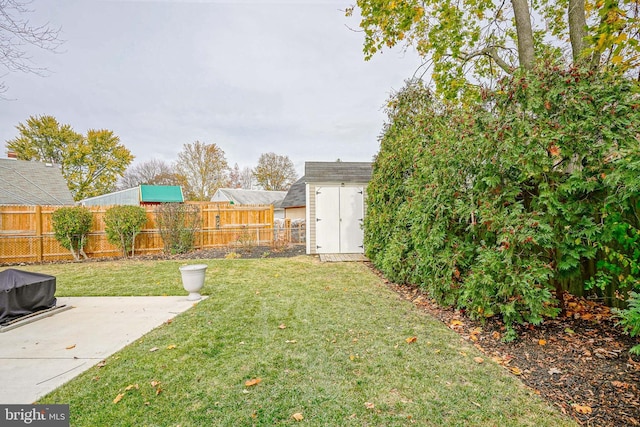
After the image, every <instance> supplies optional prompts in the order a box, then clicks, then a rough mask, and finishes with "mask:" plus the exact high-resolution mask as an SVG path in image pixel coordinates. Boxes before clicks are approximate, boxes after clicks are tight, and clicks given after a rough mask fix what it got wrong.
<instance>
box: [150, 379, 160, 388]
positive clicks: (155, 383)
mask: <svg viewBox="0 0 640 427" xmlns="http://www.w3.org/2000/svg"><path fill="white" fill-rule="evenodd" d="M159 385H160V381H156V380H153V381H151V387H157V386H159Z"/></svg>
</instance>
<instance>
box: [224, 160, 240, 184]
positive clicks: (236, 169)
mask: <svg viewBox="0 0 640 427" xmlns="http://www.w3.org/2000/svg"><path fill="white" fill-rule="evenodd" d="M240 174H241V172H240V166H238V164H237V163H236V164H235V165H233V168H232V169H231V170H230V171H229V183H228V184H227V186H228V187H229V188H242V180H241V179H240V178H241V175H240Z"/></svg>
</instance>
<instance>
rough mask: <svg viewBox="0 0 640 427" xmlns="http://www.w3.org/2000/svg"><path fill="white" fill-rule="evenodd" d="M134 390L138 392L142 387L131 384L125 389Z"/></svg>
mask: <svg viewBox="0 0 640 427" xmlns="http://www.w3.org/2000/svg"><path fill="white" fill-rule="evenodd" d="M134 388H135V389H136V390H138V389H139V388H140V386H139V385H138V384H129V385H128V386H126V387H125V389H124V391H129V390H132V389H134Z"/></svg>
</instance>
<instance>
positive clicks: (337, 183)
mask: <svg viewBox="0 0 640 427" xmlns="http://www.w3.org/2000/svg"><path fill="white" fill-rule="evenodd" d="M371 172H372V163H370V162H306V163H305V174H304V176H305V178H304V179H305V183H306V184H305V194H306V196H305V197H306V208H307V209H306V222H307V242H306V243H307V254H320V253H330V254H333V253H342V254H348V253H364V243H363V242H364V230H363V228H362V224H363V220H364V213H365V199H366V189H367V184H368V183H369V181H370V180H371Z"/></svg>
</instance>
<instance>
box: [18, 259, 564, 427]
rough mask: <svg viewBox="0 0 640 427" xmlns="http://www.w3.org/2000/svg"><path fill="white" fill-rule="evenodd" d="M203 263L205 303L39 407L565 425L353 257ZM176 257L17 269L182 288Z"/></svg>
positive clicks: (113, 284)
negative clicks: (409, 340) (346, 259)
mask: <svg viewBox="0 0 640 427" xmlns="http://www.w3.org/2000/svg"><path fill="white" fill-rule="evenodd" d="M204 263H207V264H208V265H209V269H208V272H207V282H206V285H205V289H204V292H203V294H206V295H209V296H210V297H209V298H208V299H207V300H205V301H202V302H200V303H199V304H197V305H196V306H195V307H193V308H192V309H190V310H189V311H187V312H185V313H183V314H181V315H179V316H178V317H176V318H175V319H174V321H173V322H171V323H169V324H164V325H162V326H161V327H159V328H157V329H155V330H154V331H152V332H151V333H149V334H147V335H146V336H144V337H143V338H142V339H140V340H138V341H136V342H135V343H133V344H132V345H130V346H128V347H126V348H125V349H124V350H122V351H121V352H119V353H117V354H115V355H113V356H112V357H110V358H109V359H107V361H106V365H105V366H104V367H102V368H97V367H94V368H92V369H90V370H88V371H86V372H85V373H83V374H82V375H80V376H79V377H78V378H76V379H74V380H72V381H71V382H69V383H67V384H66V385H64V386H62V387H60V388H59V389H57V390H55V391H54V392H53V393H51V394H49V395H47V396H45V397H44V398H43V399H41V401H40V402H39V403H69V404H70V408H71V420H72V425H74V426H96V425H111V426H118V425H123V426H124V425H146V426H170V425H174V426H175V425H180V426H183V427H185V426H203V425H208V426H210V425H213V426H231V425H233V426H236V425H237V426H244V425H246V426H251V425H255V426H272V425H289V424H291V425H293V424H298V423H300V424H306V425H327V426H349V425H353V426H363V425H384V426H395V425H398V426H399V425H412V424H414V423H415V425H422V426H442V425H451V426H464V425H468V426H485V425H486V426H496V425H500V426H562V425H574V424H573V423H572V422H571V421H570V420H567V419H566V418H563V417H562V416H561V415H560V414H559V413H558V412H556V411H554V410H553V409H551V408H550V407H549V406H548V405H547V404H546V403H545V402H543V401H542V399H540V398H539V397H538V396H535V395H534V394H533V393H532V392H530V391H529V390H527V389H526V388H524V387H523V386H522V385H521V383H520V382H518V381H517V379H515V378H513V377H512V376H510V375H509V374H508V373H507V372H506V371H505V370H504V369H503V368H501V367H499V366H498V365H496V364H494V363H493V362H491V361H490V360H488V359H487V358H486V357H484V356H483V355H482V354H480V353H479V352H478V351H477V350H476V349H475V348H474V347H472V346H470V345H469V344H468V343H467V342H465V341H463V340H462V339H461V338H460V337H459V336H458V335H457V334H456V333H454V332H453V331H450V330H449V329H448V328H446V327H445V326H444V325H442V324H441V323H440V322H438V321H436V320H434V319H432V318H430V317H428V316H427V315H425V314H423V313H421V312H420V311H418V310H417V309H416V308H415V307H414V306H413V305H412V304H410V303H408V302H406V301H403V300H400V299H399V298H398V297H397V296H396V294H394V293H393V292H391V291H390V290H388V289H387V288H386V287H385V286H384V285H383V284H382V283H381V281H380V280H379V279H378V278H377V277H376V276H375V275H374V274H372V273H371V272H370V271H368V269H367V268H366V266H364V265H362V264H359V263H336V264H329V263H327V264H320V263H318V262H317V261H315V260H314V259H313V258H311V257H298V258H289V259H264V260H242V259H240V260H207V261H204ZM183 264H184V263H183V262H173V261H159V262H158V261H156V262H138V261H125V262H118V263H111V262H104V263H86V264H61V265H43V266H28V267H26V269H28V270H31V271H40V272H44V273H47V274H52V275H55V276H56V277H57V279H58V280H57V281H58V285H59V286H58V288H59V293H58V294H59V295H66V296H71V295H162V294H167V295H186V294H185V291H184V290H183V289H182V287H181V285H180V282H179V280H180V279H179V273H178V270H177V269H178V267H179V266H180V265H183ZM413 336H415V337H417V340H416V341H415V342H414V343H407V342H406V338H408V337H413ZM173 346H175V348H173ZM154 347H157V348H158V349H159V350H157V351H153V352H150V351H149V350H150V349H152V348H154ZM478 356H480V357H483V358H484V359H485V362H484V363H481V364H478V363H476V362H475V361H474V357H478ZM255 378H260V379H261V382H260V383H258V384H257V385H254V386H246V385H245V382H246V381H248V380H251V379H255ZM152 382H154V384H155V385H152ZM156 382H157V383H156ZM135 384H137V385H138V388H135V387H133V388H131V389H129V390H125V389H126V388H127V386H129V385H135ZM158 391H159V392H158ZM119 394H124V396H123V397H122V398H121V400H120V401H119V402H118V403H113V400H114V399H115V398H116V396H118V395H119ZM295 413H301V414H302V415H303V416H304V420H303V421H301V422H297V421H295V420H294V419H293V418H292V415H293V414H295Z"/></svg>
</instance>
